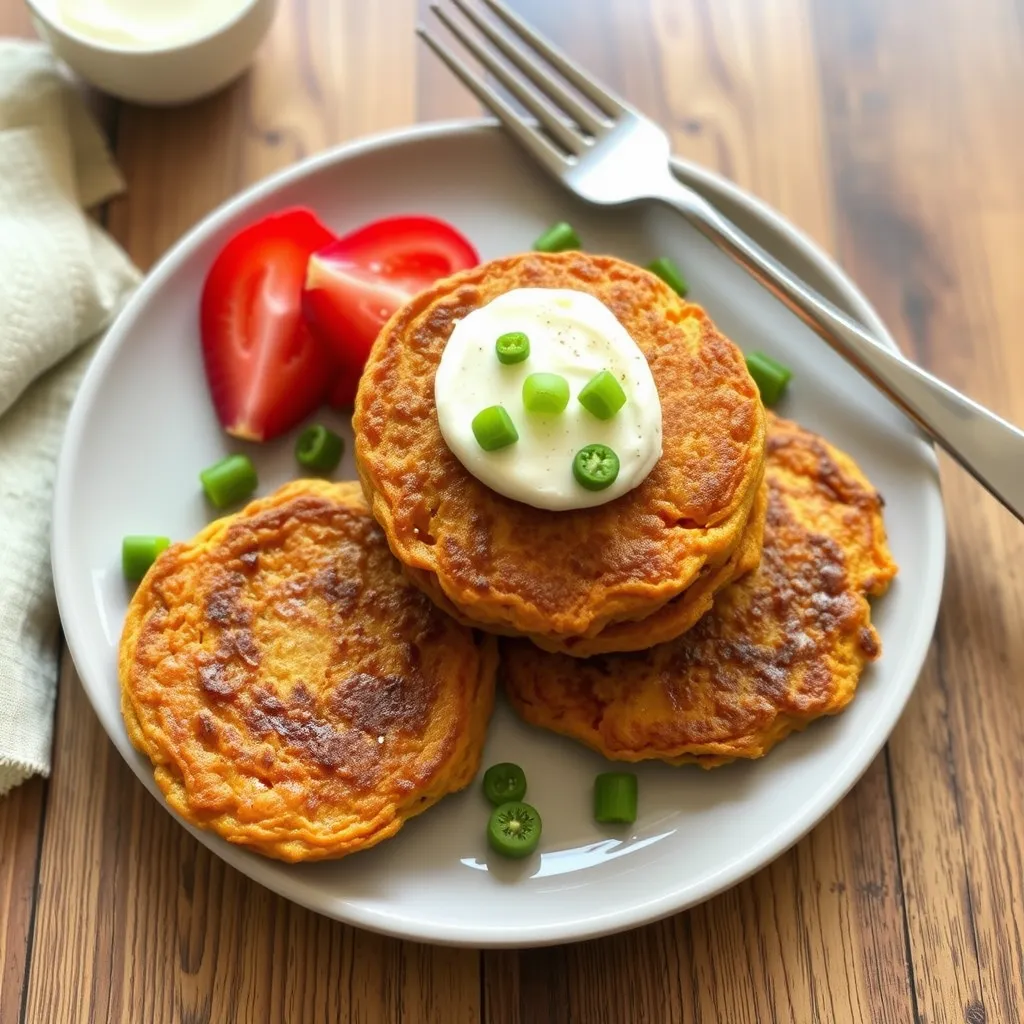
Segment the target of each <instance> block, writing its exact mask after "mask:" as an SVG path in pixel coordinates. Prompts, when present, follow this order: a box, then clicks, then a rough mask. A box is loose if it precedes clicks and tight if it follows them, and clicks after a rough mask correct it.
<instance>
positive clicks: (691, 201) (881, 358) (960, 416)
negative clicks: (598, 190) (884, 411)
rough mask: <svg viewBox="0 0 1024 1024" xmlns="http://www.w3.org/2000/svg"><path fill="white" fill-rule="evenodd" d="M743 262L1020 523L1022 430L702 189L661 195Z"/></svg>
mask: <svg viewBox="0 0 1024 1024" xmlns="http://www.w3.org/2000/svg"><path fill="white" fill-rule="evenodd" d="M659 198H660V199H662V200H663V201H664V202H666V203H667V204H668V205H670V206H672V207H674V208H675V209H677V210H678V211H679V212H680V213H682V214H683V216H684V217H686V219H687V220H688V221H690V223H691V224H693V226H694V227H695V228H697V230H698V231H700V233H701V234H702V235H704V236H705V237H706V238H708V239H710V240H711V241H712V242H714V244H715V245H716V246H717V247H718V248H719V249H721V250H722V251H723V252H725V253H726V254H727V255H729V256H730V257H731V258H732V259H733V260H735V261H736V262H737V263H738V264H740V265H741V266H742V267H743V268H744V269H746V270H747V271H748V272H749V273H750V274H751V275H753V277H755V278H756V279H757V280H758V281H759V282H760V283H761V284H762V285H763V286H764V287H765V288H767V289H768V290H769V291H770V292H771V293H772V294H773V295H775V296H776V297H777V298H778V299H780V300H781V301H782V302H783V303H785V305H786V306H788V307H789V309H791V310H792V311H793V312H794V313H795V314H796V315H797V316H798V317H799V318H800V319H801V320H803V322H804V323H805V324H807V326H808V327H810V328H811V330H813V331H814V332H815V333H816V334H818V335H820V337H821V338H822V339H823V340H824V341H826V342H827V343H828V344H829V345H830V346H831V347H832V348H833V349H835V350H836V351H837V352H838V353H839V354H840V355H841V356H843V357H844V358H845V359H846V360H847V361H848V362H850V363H851V364H853V366H854V367H855V368H856V369H857V370H859V371H860V372H861V373H862V374H863V375H864V376H865V377H867V378H868V380H870V381H871V382H872V383H873V384H874V385H875V386H876V387H878V388H879V389H880V390H881V391H883V392H884V393H885V394H886V395H888V397H889V398H890V399H891V400H892V401H893V402H894V403H895V404H896V405H897V406H899V408H901V409H902V410H903V411H904V412H905V413H906V414H907V415H908V416H909V417H910V418H911V419H912V420H913V421H914V422H915V423H917V424H918V426H919V427H920V428H921V429H922V430H923V431H924V432H925V433H926V434H928V435H929V437H931V438H932V439H933V440H934V441H935V442H936V443H938V444H939V445H941V446H942V447H943V448H944V449H945V450H946V451H947V452H949V454H950V455H952V456H953V458H954V459H956V461H957V462H959V463H960V465H961V466H963V467H964V469H966V470H967V471H968V472H969V473H970V474H971V475H972V476H973V477H974V478H975V479H976V480H977V481H978V482H979V483H980V484H981V485H982V486H983V487H985V488H986V489H987V490H988V491H989V492H990V493H991V494H993V495H994V496H995V497H996V498H998V499H999V501H1001V502H1002V503H1003V505H1005V506H1006V508H1008V509H1009V510H1010V511H1011V512H1012V513H1013V514H1014V515H1015V516H1016V517H1017V518H1018V519H1019V520H1021V521H1022V522H1024V432H1022V431H1021V430H1019V429H1018V428H1017V427H1015V426H1013V425H1012V424H1010V423H1007V422H1006V420H1003V419H1000V417H998V416H996V415H995V413H993V412H990V411H989V410H988V409H986V408H984V406H981V405H979V404H978V403H977V402H975V401H973V400H972V399H970V398H968V397H967V396H966V395H962V394H960V392H959V391H956V390H955V389H954V388H951V387H950V386H949V385H948V384H945V383H943V382H942V381H941V380H939V379H938V378H936V377H933V376H932V375H931V374H930V373H927V372H926V371H925V370H922V369H921V368H920V367H918V366H915V365H914V364H913V363H911V362H910V361H909V360H907V359H905V358H904V357H903V356H902V355H900V354H899V353H898V352H895V351H893V350H892V349H890V348H889V347H888V346H885V345H882V344H881V343H880V342H879V341H877V340H876V339H875V338H873V337H872V336H871V335H870V334H868V332H867V331H865V330H864V328H863V327H861V325H860V324H858V323H856V322H855V321H854V320H851V319H850V318H849V317H848V316H846V315H845V314H844V313H842V312H840V311H839V310H838V309H836V307H835V306H833V305H832V303H830V302H829V301H828V300H827V299H825V298H823V297H822V296H821V295H819V294H818V293H817V292H816V291H814V290H813V289H812V288H809V287H808V286H807V285H806V284H804V283H803V282H802V281H800V280H799V279H798V278H797V277H796V276H795V275H794V274H792V273H791V272H790V271H789V270H788V269H787V268H786V267H784V266H783V265H782V264H781V263H780V262H779V261H778V260H776V259H775V258H774V257H773V256H771V255H769V254H768V253H767V252H765V251H764V249H762V248H761V247H760V246H758V245H757V244H756V243H755V242H753V241H752V240H751V239H750V238H748V237H747V236H746V235H745V234H744V233H743V232H742V231H740V230H739V228H737V227H736V226H735V225H734V224H732V223H731V222H730V221H729V220H727V219H726V218H725V217H723V216H722V215H721V214H720V213H719V212H718V211H717V210H716V209H715V208H714V207H713V206H712V205H711V204H710V203H708V202H707V201H706V200H704V199H703V198H702V197H701V196H698V195H697V194H696V193H693V192H691V191H690V190H689V189H685V188H683V187H682V186H680V187H679V191H678V192H677V191H676V189H674V188H672V187H671V186H670V187H668V188H666V189H665V192H664V194H663V195H660V196H659Z"/></svg>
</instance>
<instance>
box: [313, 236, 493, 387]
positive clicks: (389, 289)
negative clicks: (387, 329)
mask: <svg viewBox="0 0 1024 1024" xmlns="http://www.w3.org/2000/svg"><path fill="white" fill-rule="evenodd" d="M479 262H480V257H479V256H478V255H477V252H476V249H474V248H473V246H472V245H471V244H470V243H469V242H468V241H467V240H466V239H465V238H464V237H463V236H462V235H461V234H459V232H458V231H456V230H455V228H453V227H452V226H451V225H450V224H447V223H445V222H444V221H442V220H438V219H437V218H435V217H388V218H384V219H383V220H377V221H373V222H372V223H370V224H366V225H364V226H363V227H361V228H359V229H357V230H356V231H353V232H351V233H350V234H348V235H345V236H343V237H342V238H339V239H337V240H336V241H334V242H332V243H331V244H329V245H327V246H325V247H324V248H323V249H320V250H319V251H317V252H316V253H314V254H313V255H312V256H311V257H310V260H309V267H308V271H307V274H306V284H305V288H304V289H303V293H302V309H303V315H304V316H305V319H306V322H307V324H309V328H310V330H311V331H313V333H314V334H315V335H316V336H317V337H318V338H320V340H321V341H322V342H323V343H324V344H325V345H327V346H329V347H330V349H331V351H332V353H333V355H334V358H335V361H336V362H337V364H338V367H339V378H338V383H337V386H336V387H335V389H334V391H333V392H332V396H331V399H330V400H331V404H332V405H348V404H350V403H351V401H352V399H354V397H355V385H354V384H353V381H356V382H357V381H358V376H359V374H360V373H362V370H363V366H364V365H365V364H366V360H367V357H368V356H369V354H370V349H371V348H372V347H373V343H374V341H375V340H376V338H377V335H378V334H379V333H380V329H381V328H382V327H383V326H384V324H385V323H386V322H387V320H388V319H389V318H390V317H391V316H392V314H393V313H394V312H395V311H396V310H397V309H399V308H400V307H401V306H403V305H405V303H406V302H408V301H409V299H411V298H412V297H413V296H414V295H415V294H416V293H417V292H420V291H422V290H423V289H424V288H426V287H428V286H429V285H431V284H433V283H434V282H435V281H437V280H439V279H440V278H442V277H448V276H449V275H451V274H454V273H456V272H458V271H460V270H465V269H467V268H469V267H473V266H476V265H477V264H478V263H479ZM350 395H351V397H349V396H350Z"/></svg>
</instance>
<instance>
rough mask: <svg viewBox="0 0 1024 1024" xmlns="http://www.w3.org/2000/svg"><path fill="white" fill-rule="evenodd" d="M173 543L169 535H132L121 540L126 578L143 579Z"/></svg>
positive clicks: (122, 565)
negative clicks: (162, 552) (161, 553)
mask: <svg viewBox="0 0 1024 1024" xmlns="http://www.w3.org/2000/svg"><path fill="white" fill-rule="evenodd" d="M170 545H171V540H170V538H169V537H149V536H144V535H130V536H128V537H125V538H124V539H123V540H122V541H121V571H122V572H123V573H124V578H125V579H126V580H141V579H142V577H143V576H145V575H146V573H147V572H148V571H149V567H150V566H151V565H152V564H153V563H154V562H155V561H156V559H157V555H159V554H160V552H161V551H166V550H167V548H169V547H170Z"/></svg>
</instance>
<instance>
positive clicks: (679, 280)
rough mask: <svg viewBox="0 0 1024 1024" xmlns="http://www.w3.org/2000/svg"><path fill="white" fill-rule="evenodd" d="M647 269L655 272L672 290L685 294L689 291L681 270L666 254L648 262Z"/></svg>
mask: <svg viewBox="0 0 1024 1024" xmlns="http://www.w3.org/2000/svg"><path fill="white" fill-rule="evenodd" d="M647 269H648V270H649V271H650V272H651V273H652V274H657V275H658V277H660V278H661V279H662V281H664V282H665V284H667V285H668V286H669V288H671V289H672V290H673V291H674V292H678V293H679V294H680V295H685V294H686V293H687V292H688V291H689V288H687V287H686V278H685V277H683V272H682V271H681V270H680V269H679V268H678V267H677V266H676V265H675V263H673V261H672V260H670V259H669V258H668V257H667V256H662V257H661V258H660V259H656V260H655V261H654V262H653V263H648V264H647Z"/></svg>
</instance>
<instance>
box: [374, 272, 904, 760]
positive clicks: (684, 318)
mask: <svg viewBox="0 0 1024 1024" xmlns="http://www.w3.org/2000/svg"><path fill="white" fill-rule="evenodd" d="M526 287H538V288H574V289H579V290H582V291H586V292H589V293H591V294H592V295H595V296H596V297H597V298H598V299H600V300H601V301H602V302H603V303H604V304H605V305H606V306H608V308H609V309H610V310H611V311H612V312H613V313H614V314H615V316H616V317H617V318H618V320H619V321H620V322H621V323H622V325H623V326H624V327H625V328H626V330H627V331H628V332H629V334H630V335H631V336H632V337H633V339H634V340H635V341H636V343H637V344H638V346H639V347H640V349H641V351H642V352H643V353H644V355H645V356H646V357H647V361H648V364H649V366H650V368H651V372H652V374H653V376H654V380H655V383H656V384H657V387H658V394H659V397H660V399H661V407H662V429H663V455H662V458H661V459H660V461H659V462H658V464H657V465H656V466H655V468H654V469H653V471H652V472H651V473H650V475H649V476H648V477H647V478H646V479H645V480H644V481H643V482H642V483H641V484H640V485H639V486H638V487H636V488H635V489H634V490H632V491H630V492H629V493H627V494H625V495H623V496H621V497H619V498H617V499H615V500H614V501H609V502H607V503H606V504H603V505H599V506H596V507H592V508H583V509H577V510H573V511H568V512H550V511H546V510H542V509H536V508H532V507H530V506H527V505H524V504H521V503H518V502H515V501H512V500H510V499H508V498H505V497H503V496H501V495H499V494H496V493H495V492H494V491H492V490H490V489H489V488H487V487H486V486H485V485H484V484H482V483H481V482H480V481H479V480H477V479H476V478H475V477H473V476H472V475H471V474H470V473H469V472H468V471H467V470H466V469H465V467H464V466H463V465H462V464H461V463H460V462H459V461H458V459H456V458H455V456H454V455H453V454H452V453H451V451H449V449H448V448H447V446H446V445H445V442H444V440H443V438H442V436H441V433H440V430H439V428H438V425H437V416H436V412H435V409H434V374H435V371H436V369H437V366H438V363H439V361H440V359H441V353H442V351H443V350H444V346H445V343H446V341H447V339H448V336H449V335H450V333H451V331H452V328H453V326H454V324H455V322H456V321H457V320H459V319H461V318H463V317H465V316H466V315H468V314H469V313H471V312H472V311H473V310H474V309H476V308H478V307H480V306H482V305H484V304H485V303H487V302H489V301H491V300H492V299H494V298H495V297H496V296H498V295H500V294H502V293H503V292H506V291H509V290H511V289H513V288H526ZM354 426H355V433H356V464H357V467H358V470H359V475H360V479H361V480H362V484H363V490H364V492H365V494H366V496H367V499H368V500H369V502H370V507H371V509H372V511H373V515H374V517H375V518H376V520H377V521H378V522H379V523H380V525H381V527H382V529H383V530H384V533H385V535H386V536H387V538H388V543H389V545H390V546H391V550H392V552H394V554H395V556H396V557H397V558H398V560H399V561H400V562H401V563H402V565H403V567H404V570H405V573H406V575H407V576H408V578H409V579H411V580H412V581H414V582H415V583H416V585H417V586H419V587H420V588H421V589H422V590H423V591H424V593H426V594H428V595H429V596H430V598H431V600H432V601H433V602H434V603H435V604H436V605H437V606H438V607H439V608H442V609H444V611H446V612H447V613H448V614H449V615H451V616H452V617H453V618H455V619H457V620H458V621H459V622H461V623H464V624H466V625H469V626H473V627H475V628H477V629H480V630H485V631H487V632H488V633H494V634H498V635H500V636H502V637H504V638H507V639H503V641H502V648H501V665H500V669H499V674H500V677H501V679H502V681H503V683H504V687H505V690H506V692H507V694H508V696H509V698H510V700H511V702H512V704H513V705H514V706H515V707H516V709H517V710H518V711H519V712H520V714H521V715H522V716H523V717H524V718H525V719H526V720H527V721H529V722H532V723H534V724H536V725H539V726H542V727H545V728H548V729H552V730H554V731H556V732H561V733H564V734H566V735H569V736H572V737H574V738H575V739H578V740H580V741H582V742H583V743H586V744H588V745H589V746H592V747H594V748H595V749H596V750H598V751H600V752H601V753H603V754H604V755H605V756H607V757H609V758H612V759H618V760H626V761H639V760H643V759H647V758H658V759H661V760H664V761H668V762H670V763H673V764H679V763H683V762H688V761H692V762H696V763H698V764H701V765H703V766H704V767H715V766H717V765H720V764H723V763H725V762H727V761H730V760H733V759H735V758H739V757H747V758H750V757H760V756H761V755H763V754H764V753H766V752H767V751H768V750H769V749H770V748H771V747H772V746H773V745H774V744H775V743H777V742H778V741H779V740H780V739H782V738H783V737H785V736H786V735H788V734H789V733H790V732H792V731H793V730H795V729H799V728H802V727H803V726H804V725H806V724H807V723H808V722H810V721H812V720H813V719H815V718H817V717H820V716H821V715H827V714H835V713H836V712H838V711H840V710H842V708H844V707H845V706H846V704H847V703H848V702H849V701H850V699H851V698H852V697H853V694H854V691H855V689H856V686H857V682H858V680H859V678H860V674H861V671H862V669H863V667H864V665H865V664H866V663H867V662H869V661H871V660H873V659H875V658H877V657H878V655H879V653H880V650H881V645H880V642H879V638H878V636H877V633H876V632H875V630H874V628H873V627H872V625H871V620H870V608H869V605H868V601H867V598H868V596H878V595H880V594H882V593H883V592H884V591H885V589H886V588H887V586H888V584H889V581H890V580H891V579H892V578H893V576H894V575H895V572H896V566H895V564H894V563H893V561H892V557H891V555H890V553H889V549H888V546H887V543H886V536H885V528H884V525H883V522H882V515H881V509H882V501H881V498H880V497H879V496H878V495H877V494H876V493H875V491H874V490H873V488H872V487H871V485H870V484H869V483H868V481H867V480H866V479H865V478H864V476H863V474H862V473H861V472H860V470H859V469H858V468H857V466H856V465H854V463H853V462H852V460H850V459H849V458H848V457H847V456H846V455H844V454H843V453H841V452H839V451H837V450H836V449H835V448H833V447H831V446H830V445H829V444H827V443H826V442H825V441H823V440H822V439H821V438H818V437H816V436H815V435H813V434H811V433H809V432H807V431H805V430H802V429H801V428H800V427H798V426H797V425H796V424H794V423H789V422H786V421H784V420H781V419H778V418H776V417H774V416H772V415H770V414H767V413H766V412H765V409H764V407H763V405H762V402H761V399H760V396H759V394H758V391H757V387H756V385H755V384H754V382H753V380H752V379H751V377H750V375H749V373H748V371H747V368H746V363H745V360H744V357H743V355H742V353H741V352H740V351H739V349H738V348H737V347H736V346H735V345H734V344H733V343H732V342H731V341H729V340H728V339H727V338H725V337H724V336H723V335H722V334H721V333H720V332H719V331H718V330H717V329H716V327H715V325H714V324H713V323H712V322H711V320H710V319H709V318H708V316H707V314H706V313H705V312H704V311H703V310H702V309H701V308H700V307H698V306H696V305H693V304H691V303H688V302H686V301H684V300H683V299H681V298H680V297H679V296H678V295H676V293H675V292H673V291H672V290H671V289H670V288H669V287H668V286H667V285H665V284H664V283H663V282H662V281H660V280H659V279H658V278H657V277H655V276H654V275H653V274H650V273H648V272H647V271H645V270H641V269H639V268H638V267H635V266H632V265H630V264H627V263H624V262H622V261H621V260H617V259H614V258H612V257H608V256H592V255H588V254H585V253H579V252H569V253H561V254H558V255H543V254H537V253H535V254H530V255H526V256H516V257H511V258H508V259H499V260H495V261H493V262H491V263H488V264H485V265H483V266H481V267H478V268H475V269H473V270H470V271H466V272H464V273H462V274H459V275H457V276H456V277H453V278H450V279H448V280H446V281H441V282H439V283H438V284H437V285H435V286H434V287H433V288H429V289H427V290H426V291H424V292H422V293H421V294H420V295H418V296H417V297H416V298H415V299H413V300H412V301H411V302H409V303H408V304H407V305H406V306H405V307H404V308H403V309H402V310H400V311H399V312H398V313H396V314H395V316H394V317H393V318H392V319H391V321H390V322H389V323H388V324H387V325H386V327H385V328H384V330H383V332H382V333H381V335H380V337H379V338H378V339H377V342H376V345H375V346H374V349H373V352H372V354H371V356H370V360H369V363H368V364H367V367H366V370H365V372H364V374H363V378H362V381H361V384H360V388H359V394H358V397H357V399H356V412H355V420H354Z"/></svg>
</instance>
